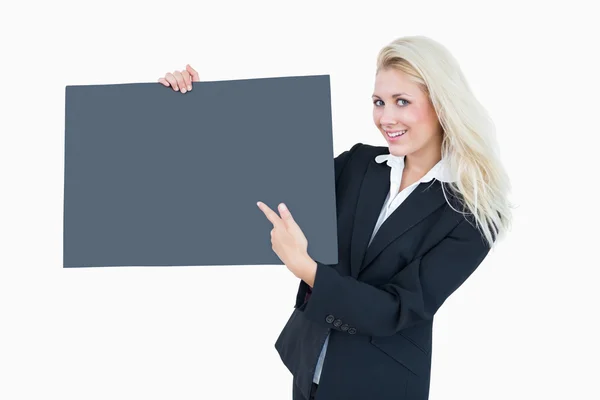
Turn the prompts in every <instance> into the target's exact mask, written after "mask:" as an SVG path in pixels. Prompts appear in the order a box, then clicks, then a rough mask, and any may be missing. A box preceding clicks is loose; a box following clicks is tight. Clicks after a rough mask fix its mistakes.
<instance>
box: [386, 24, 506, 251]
mask: <svg viewBox="0 0 600 400" xmlns="http://www.w3.org/2000/svg"><path fill="white" fill-rule="evenodd" d="M389 68H393V69H396V70H400V71H402V72H404V73H405V74H407V75H408V76H409V77H410V79H411V80H412V81H413V82H415V83H416V84H418V85H419V87H420V88H421V90H422V91H423V92H424V93H425V94H427V95H428V97H429V99H430V101H431V103H432V105H433V107H434V109H435V111H436V113H437V116H438V119H439V122H440V124H441V126H442V129H443V131H444V135H443V140H442V158H444V159H445V160H444V161H446V162H447V165H448V166H449V168H450V169H451V170H452V173H453V175H454V176H455V177H456V182H451V183H443V184H442V188H443V187H444V184H447V185H448V186H449V188H450V189H451V191H452V192H453V193H454V194H457V195H458V196H457V197H458V198H459V199H460V200H461V204H462V205H463V210H462V211H459V212H461V213H462V212H464V211H467V213H470V214H472V215H473V217H474V219H475V221H476V225H477V226H479V227H480V229H481V232H482V233H483V235H484V236H485V238H486V240H487V242H488V244H489V246H490V248H491V247H492V246H493V244H494V242H495V241H497V240H499V239H501V238H503V237H504V235H505V233H506V231H507V230H508V229H509V228H510V225H511V222H512V212H511V208H512V204H511V203H510V202H509V200H508V193H509V192H510V190H511V185H510V180H509V178H508V175H507V173H506V171H505V170H504V167H503V166H502V163H501V161H500V154H499V146H498V143H497V141H496V129H495V126H494V123H493V121H492V120H491V118H490V117H489V115H488V113H487V111H486V110H485V108H484V107H483V106H482V105H481V103H480V102H479V101H478V100H477V99H476V98H475V95H474V94H473V92H472V91H471V89H470V87H469V85H468V83H467V80H466V79H465V77H464V75H463V73H462V71H461V69H460V66H459V65H458V62H457V61H456V59H455V58H454V57H453V56H452V54H450V52H449V51H448V50H447V49H446V48H445V47H444V46H442V45H441V44H440V43H438V42H436V41H434V40H432V39H430V38H428V37H425V36H405V37H401V38H398V39H396V40H394V41H392V42H391V43H389V44H388V45H386V46H384V47H383V48H382V49H381V50H380V51H379V54H378V56H377V72H379V71H380V70H382V69H389ZM444 193H445V192H444ZM446 200H447V197H446ZM449 204H450V203H449ZM450 206H451V205H450ZM451 207H452V206H451ZM455 211H458V210H456V209H455Z"/></svg>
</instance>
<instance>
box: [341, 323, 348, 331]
mask: <svg viewBox="0 0 600 400" xmlns="http://www.w3.org/2000/svg"><path fill="white" fill-rule="evenodd" d="M348 328H350V326H348V324H344V325H342V326H341V327H340V329H341V330H343V331H347V330H348Z"/></svg>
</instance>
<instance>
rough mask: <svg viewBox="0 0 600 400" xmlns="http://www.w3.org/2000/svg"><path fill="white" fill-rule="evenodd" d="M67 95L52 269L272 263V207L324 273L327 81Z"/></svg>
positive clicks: (330, 193) (330, 190)
mask: <svg viewBox="0 0 600 400" xmlns="http://www.w3.org/2000/svg"><path fill="white" fill-rule="evenodd" d="M193 85H194V88H193V90H192V91H191V92H187V93H185V94H182V93H180V92H175V91H174V90H172V89H171V88H167V87H165V86H163V85H162V84H160V83H158V82H154V83H134V84H114V85H78V86H67V87H66V95H65V97H66V115H65V185H64V249H63V250H64V253H63V255H64V259H63V265H64V267H100V266H175V265H253V264H278V265H281V264H282V262H281V260H280V259H279V257H278V256H277V255H276V254H275V252H274V251H273V249H272V247H271V236H270V231H271V229H272V228H273V225H272V224H271V222H270V221H269V220H268V219H267V218H266V216H265V215H264V213H263V212H262V211H261V210H260V209H259V208H258V206H257V205H256V203H257V201H262V202H263V203H265V204H267V205H268V206H269V207H270V208H271V209H273V210H274V211H276V212H278V211H277V206H278V204H279V203H282V202H283V203H285V204H286V205H287V206H288V208H289V209H290V211H291V213H292V215H293V217H294V219H295V220H296V222H297V223H298V224H299V226H300V227H301V228H302V230H303V232H304V234H305V235H306V237H307V239H308V242H309V245H308V251H309V254H310V255H311V257H312V258H313V259H315V260H318V261H320V262H323V263H325V264H336V263H337V262H338V260H337V256H338V254H337V228H336V227H337V223H336V208H335V207H336V205H335V187H334V186H335V184H334V166H333V156H334V154H333V144H332V124H331V95H330V83H329V75H318V76H301V77H282V78H263V79H242V80H230V81H213V82H194V83H193Z"/></svg>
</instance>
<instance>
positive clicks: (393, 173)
mask: <svg viewBox="0 0 600 400" xmlns="http://www.w3.org/2000/svg"><path fill="white" fill-rule="evenodd" d="M375 161H376V162H378V163H382V162H384V161H387V165H388V166H389V167H390V168H391V170H390V191H389V192H388V194H387V197H386V198H385V201H384V202H383V207H382V208H381V213H380V214H379V218H378V219H377V223H376V224H375V229H374V230H373V234H372V235H371V240H370V241H369V245H370V244H371V242H372V241H373V238H374V237H375V234H376V233H377V231H378V230H379V228H380V227H381V225H383V223H384V222H385V220H386V219H387V218H388V217H389V216H390V215H391V214H392V213H393V212H394V211H395V210H396V209H397V208H398V207H399V206H400V204H402V202H403V201H404V200H406V198H407V197H408V195H409V194H411V193H412V192H413V190H415V189H416V188H417V186H419V184H420V183H423V182H430V181H431V180H432V179H433V178H435V179H437V180H438V181H442V182H452V181H455V179H454V178H453V176H452V173H451V171H450V170H449V169H448V166H447V164H446V163H445V160H444V159H441V160H440V161H439V162H438V163H437V164H435V165H434V166H433V168H431V169H430V170H429V172H427V173H426V174H425V176H423V177H422V178H421V179H420V180H418V181H416V182H414V183H413V184H411V185H410V186H407V187H405V188H404V189H402V191H401V192H399V190H400V183H401V181H402V171H403V170H404V156H394V155H392V154H381V155H378V156H377V157H375ZM309 301H310V300H309ZM328 343H329V334H328V335H327V338H326V339H325V343H324V344H323V348H322V349H321V354H320V355H319V360H318V361H317V366H316V368H315V374H314V376H313V382H315V383H319V380H320V378H321V370H322V368H323V361H324V360H325V353H326V352H327V344H328Z"/></svg>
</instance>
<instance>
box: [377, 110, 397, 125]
mask: <svg viewBox="0 0 600 400" xmlns="http://www.w3.org/2000/svg"><path fill="white" fill-rule="evenodd" d="M379 123H380V124H381V125H391V126H394V125H396V118H395V117H394V115H393V110H392V109H391V108H390V107H384V108H383V111H382V112H381V116H380V118H379Z"/></svg>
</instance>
